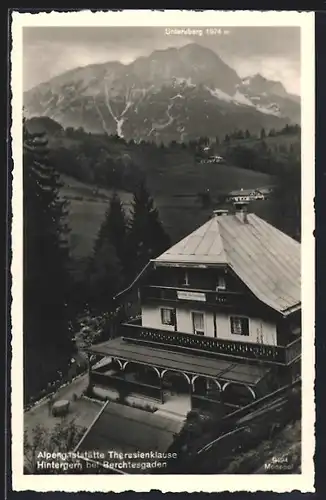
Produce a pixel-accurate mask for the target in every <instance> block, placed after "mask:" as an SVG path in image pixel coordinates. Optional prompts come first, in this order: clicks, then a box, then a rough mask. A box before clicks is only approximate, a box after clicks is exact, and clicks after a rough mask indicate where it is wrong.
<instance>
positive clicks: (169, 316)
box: [161, 308, 176, 326]
mask: <svg viewBox="0 0 326 500" xmlns="http://www.w3.org/2000/svg"><path fill="white" fill-rule="evenodd" d="M161 321H162V324H163V325H170V326H175V324H176V315H175V309H169V308H164V309H161Z"/></svg>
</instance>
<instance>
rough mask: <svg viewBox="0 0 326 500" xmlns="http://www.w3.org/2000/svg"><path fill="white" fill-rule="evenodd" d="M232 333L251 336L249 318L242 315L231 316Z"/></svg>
mask: <svg viewBox="0 0 326 500" xmlns="http://www.w3.org/2000/svg"><path fill="white" fill-rule="evenodd" d="M230 322H231V333H233V334H234V335H246V336H249V318H245V317H241V316H231V318H230Z"/></svg>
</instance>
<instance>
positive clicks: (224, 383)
mask: <svg viewBox="0 0 326 500" xmlns="http://www.w3.org/2000/svg"><path fill="white" fill-rule="evenodd" d="M87 352H88V355H89V356H92V355H93V356H94V355H95V356H96V357H97V358H98V359H99V358H102V359H103V361H102V362H100V363H97V364H96V365H95V366H93V367H91V364H90V369H89V384H90V388H93V387H95V386H102V387H108V388H110V387H112V388H114V389H115V390H117V391H118V392H119V394H120V395H123V396H125V395H127V394H130V393H137V394H143V395H144V396H146V397H149V398H152V399H154V400H157V401H159V402H160V403H162V404H163V403H165V402H166V401H167V400H168V399H171V398H173V397H178V396H180V395H183V397H184V396H185V395H187V397H189V401H190V407H191V408H196V407H206V408H207V407H208V408H211V407H212V406H214V405H220V404H221V403H224V404H229V405H230V406H243V405H245V404H249V403H250V402H252V401H254V400H255V399H256V398H258V397H261V396H262V395H264V393H265V390H264V388H265V381H266V377H268V374H269V372H270V369H269V368H268V367H266V366H262V365H257V364H248V363H247V362H244V361H242V362H241V361H237V362H234V361H233V360H232V361H229V360H225V359H219V358H218V357H217V356H212V357H208V356H207V355H206V356H204V355H203V354H199V353H197V352H194V354H192V353H191V354H190V353H189V351H188V352H183V351H182V350H178V351H175V350H171V347H170V348H169V349H166V347H163V346H160V347H159V346H158V345H157V343H156V344H155V345H154V346H151V345H149V344H148V342H147V343H143V342H142V341H139V340H135V339H129V338H123V337H119V338H115V339H111V340H109V341H107V342H103V343H101V344H98V345H95V346H92V347H91V348H89V349H88V350H87Z"/></svg>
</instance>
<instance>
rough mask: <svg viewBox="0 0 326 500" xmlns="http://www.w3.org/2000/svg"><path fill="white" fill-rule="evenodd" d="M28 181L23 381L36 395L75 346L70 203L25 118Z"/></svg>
mask: <svg viewBox="0 0 326 500" xmlns="http://www.w3.org/2000/svg"><path fill="white" fill-rule="evenodd" d="M23 183H24V184H23V187H24V200H23V203H24V207H23V208H24V223H23V234H24V266H23V267H24V290H23V297H24V312H23V321H24V384H25V397H26V398H28V397H29V396H31V395H36V394H37V392H38V391H39V390H41V389H43V388H44V387H45V386H46V385H47V383H48V382H49V381H53V380H55V377H56V374H57V371H58V370H60V371H62V372H64V371H65V370H66V368H67V365H68V360H69V358H70V356H71V352H72V343H71V340H70V337H69V319H70V317H69V316H70V310H69V305H70V304H69V296H70V291H71V281H70V274H69V263H70V261H69V250H68V245H67V233H68V227H67V225H66V222H65V219H66V216H67V204H66V202H63V201H62V200H60V198H59V189H60V187H61V185H60V182H59V176H58V174H57V173H56V171H55V170H54V169H53V167H52V166H51V165H50V163H49V161H48V149H47V140H46V138H45V136H44V134H31V133H29V132H28V130H27V128H26V126H25V122H24V123H23Z"/></svg>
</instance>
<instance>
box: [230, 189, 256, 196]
mask: <svg viewBox="0 0 326 500" xmlns="http://www.w3.org/2000/svg"><path fill="white" fill-rule="evenodd" d="M255 191H256V190H255V189H235V190H234V191H230V193H229V196H250V195H251V194H252V193H254V192H255Z"/></svg>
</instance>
